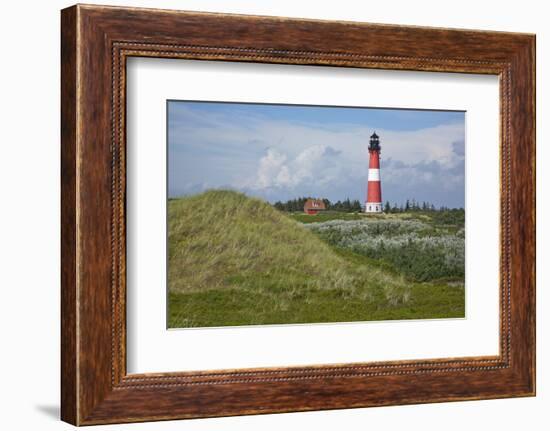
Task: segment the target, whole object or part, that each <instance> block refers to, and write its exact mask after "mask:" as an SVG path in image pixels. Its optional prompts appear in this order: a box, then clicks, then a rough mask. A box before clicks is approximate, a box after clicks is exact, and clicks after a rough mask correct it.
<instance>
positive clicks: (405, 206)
mask: <svg viewBox="0 0 550 431" xmlns="http://www.w3.org/2000/svg"><path fill="white" fill-rule="evenodd" d="M308 199H314V198H311V197H300V198H296V199H289V200H287V201H286V202H282V201H277V202H275V203H274V204H273V206H274V207H275V208H277V209H278V210H280V211H286V212H297V211H303V210H304V205H305V203H306V201H307V200H308ZM321 200H322V201H323V202H324V203H325V208H326V209H327V210H331V211H339V212H361V211H363V209H364V208H363V205H361V202H360V201H359V200H357V199H353V200H352V199H349V198H347V199H344V200H339V201H336V202H331V201H330V200H329V199H326V198H325V199H321ZM447 211H459V212H460V211H462V212H464V210H463V209H462V208H449V207H447V206H444V205H443V206H439V207H436V206H435V205H434V204H432V203H430V202H427V201H422V202H420V201H416V200H415V199H407V200H406V201H405V202H404V203H401V204H398V203H396V202H394V203H393V204H391V203H390V202H389V201H386V203H385V204H384V212H385V213H403V212H447Z"/></svg>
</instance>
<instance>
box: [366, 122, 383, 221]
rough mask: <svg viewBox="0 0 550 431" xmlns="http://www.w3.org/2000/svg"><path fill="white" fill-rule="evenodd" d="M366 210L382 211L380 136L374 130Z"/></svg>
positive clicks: (370, 144)
mask: <svg viewBox="0 0 550 431" xmlns="http://www.w3.org/2000/svg"><path fill="white" fill-rule="evenodd" d="M365 212H367V213H381V212H382V187H381V184H380V137H379V136H378V135H377V134H376V132H374V133H373V134H372V135H371V137H370V142H369V178H368V186H367V201H366V202H365Z"/></svg>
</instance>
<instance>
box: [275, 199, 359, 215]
mask: <svg viewBox="0 0 550 431" xmlns="http://www.w3.org/2000/svg"><path fill="white" fill-rule="evenodd" d="M308 199H315V198H311V197H301V198H296V199H289V200H288V201H286V202H281V201H277V202H275V203H274V204H273V206H274V207H275V208H277V209H278V210H280V211H287V212H296V211H303V210H304V205H305V203H306V201H307V200H308ZM321 200H322V201H323V202H324V203H325V209H327V210H331V211H340V212H360V211H362V207H361V202H359V201H358V200H357V199H355V200H351V199H349V198H347V199H345V200H343V201H337V202H331V201H330V200H328V199H326V198H325V199H321Z"/></svg>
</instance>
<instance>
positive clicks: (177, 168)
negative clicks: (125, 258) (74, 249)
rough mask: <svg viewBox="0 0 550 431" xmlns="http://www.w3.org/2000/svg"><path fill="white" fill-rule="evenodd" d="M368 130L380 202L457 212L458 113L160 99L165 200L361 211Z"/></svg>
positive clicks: (461, 123)
mask: <svg viewBox="0 0 550 431" xmlns="http://www.w3.org/2000/svg"><path fill="white" fill-rule="evenodd" d="M374 131H376V133H377V135H379V136H380V145H381V149H382V151H381V156H380V157H381V158H380V176H381V181H382V200H383V201H384V202H385V201H386V200H388V201H390V202H391V203H392V204H393V203H394V202H396V203H398V204H401V203H404V202H405V200H407V199H411V200H412V199H415V200H417V201H419V202H423V201H428V202H430V203H433V204H434V205H436V206H442V205H444V206H447V207H453V208H456V207H464V173H465V172H464V137H465V113H464V112H462V111H430V110H405V109H379V108H350V107H333V106H323V107H320V106H302V105H270V104H243V103H220V102H196V101H168V125H167V133H168V196H169V197H178V196H185V195H191V194H196V193H200V192H202V191H205V190H208V189H220V188H223V189H234V190H239V191H242V192H244V193H247V194H249V195H252V196H256V197H260V198H263V199H265V200H267V201H269V202H272V203H273V202H275V201H278V200H281V201H286V200H288V199H293V198H297V197H302V196H312V197H317V198H328V199H330V200H331V201H337V200H343V199H346V198H350V199H358V200H359V201H360V202H362V203H363V202H364V201H365V199H366V189H367V175H368V151H367V146H368V143H369V137H370V135H371V134H372V133H373V132H374Z"/></svg>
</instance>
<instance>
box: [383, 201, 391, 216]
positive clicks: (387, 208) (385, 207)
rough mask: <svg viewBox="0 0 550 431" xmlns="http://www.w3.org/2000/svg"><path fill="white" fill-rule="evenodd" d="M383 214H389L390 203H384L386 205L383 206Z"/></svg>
mask: <svg viewBox="0 0 550 431" xmlns="http://www.w3.org/2000/svg"><path fill="white" fill-rule="evenodd" d="M384 212H385V213H388V214H389V213H391V207H390V201H386V205H385V206H384Z"/></svg>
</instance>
